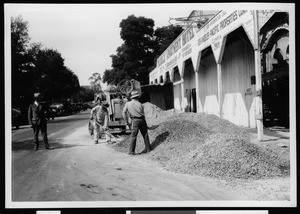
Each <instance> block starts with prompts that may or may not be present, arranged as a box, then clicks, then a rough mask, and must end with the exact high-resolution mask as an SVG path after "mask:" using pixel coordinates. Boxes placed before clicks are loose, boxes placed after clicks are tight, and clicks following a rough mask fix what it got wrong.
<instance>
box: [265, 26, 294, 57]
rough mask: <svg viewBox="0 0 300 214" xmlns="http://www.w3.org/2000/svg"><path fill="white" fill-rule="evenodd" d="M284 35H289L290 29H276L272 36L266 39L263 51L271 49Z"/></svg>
mask: <svg viewBox="0 0 300 214" xmlns="http://www.w3.org/2000/svg"><path fill="white" fill-rule="evenodd" d="M282 37H289V30H288V29H286V28H284V27H280V28H277V29H275V30H274V31H273V33H272V34H271V36H270V37H269V38H268V39H267V40H266V42H265V44H264V48H263V51H264V52H267V51H270V49H272V47H273V45H274V43H275V41H278V40H279V39H280V38H282Z"/></svg>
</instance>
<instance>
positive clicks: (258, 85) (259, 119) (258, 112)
mask: <svg viewBox="0 0 300 214" xmlns="http://www.w3.org/2000/svg"><path fill="white" fill-rule="evenodd" d="M253 15H254V17H253V18H254V61H255V89H256V93H257V96H256V98H255V102H256V103H255V118H256V123H257V137H258V140H259V141H261V140H262V137H263V112H262V93H261V91H262V81H261V58H260V45H259V29H258V28H259V25H258V11H257V10H254V13H253Z"/></svg>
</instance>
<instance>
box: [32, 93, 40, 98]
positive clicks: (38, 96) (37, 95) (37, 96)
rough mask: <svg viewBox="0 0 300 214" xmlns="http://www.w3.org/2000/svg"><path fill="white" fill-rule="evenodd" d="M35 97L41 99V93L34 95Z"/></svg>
mask: <svg viewBox="0 0 300 214" xmlns="http://www.w3.org/2000/svg"><path fill="white" fill-rule="evenodd" d="M33 97H34V98H40V97H41V93H34V94H33Z"/></svg>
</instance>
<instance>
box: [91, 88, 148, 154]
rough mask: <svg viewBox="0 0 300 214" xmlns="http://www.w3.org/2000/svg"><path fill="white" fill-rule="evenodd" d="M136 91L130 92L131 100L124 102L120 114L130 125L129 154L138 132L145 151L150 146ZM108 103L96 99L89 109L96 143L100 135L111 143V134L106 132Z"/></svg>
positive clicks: (132, 151)
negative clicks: (142, 139)
mask: <svg viewBox="0 0 300 214" xmlns="http://www.w3.org/2000/svg"><path fill="white" fill-rule="evenodd" d="M138 98H139V93H138V91H132V92H131V97H130V99H131V101H129V102H126V104H125V106H124V108H123V111H122V116H123V118H124V119H125V120H126V121H127V125H129V126H131V142H130V148H129V152H128V154H129V155H134V154H135V147H136V139H137V135H138V132H139V130H140V132H141V133H142V136H143V138H144V142H145V152H150V151H151V146H150V142H149V136H148V126H147V123H146V120H145V114H144V108H143V105H142V104H141V103H140V102H139V101H138ZM108 107H109V104H108V103H107V102H106V101H101V100H100V99H98V100H97V105H96V106H95V107H94V108H93V109H92V110H91V114H90V119H91V120H93V125H94V131H93V135H94V142H95V144H98V141H99V139H100V138H101V137H102V135H103V134H104V135H105V138H106V141H107V142H108V143H111V136H112V135H111V134H110V133H109V132H108V122H109V111H108ZM128 117H129V118H130V120H131V124H129V123H128Z"/></svg>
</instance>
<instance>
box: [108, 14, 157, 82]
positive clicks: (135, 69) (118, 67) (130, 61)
mask: <svg viewBox="0 0 300 214" xmlns="http://www.w3.org/2000/svg"><path fill="white" fill-rule="evenodd" d="M153 27H154V21H153V20H152V19H148V18H145V17H141V16H140V17H135V16H134V15H131V16H128V18H127V19H123V20H122V21H121V23H120V28H121V32H120V35H121V38H122V39H123V40H124V43H123V44H122V46H120V47H118V48H117V54H116V55H111V58H112V67H113V69H111V70H106V71H105V72H104V76H103V81H104V82H107V83H114V84H117V83H118V82H120V81H121V80H122V79H124V78H130V79H131V78H134V79H136V80H138V81H140V82H141V84H147V83H148V74H149V72H148V68H149V67H151V66H152V65H153V58H154V56H155V54H154V47H155V41H154V40H153V34H154V29H153Z"/></svg>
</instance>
